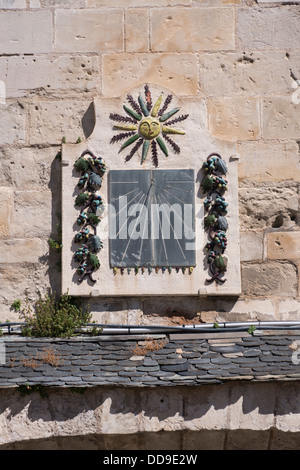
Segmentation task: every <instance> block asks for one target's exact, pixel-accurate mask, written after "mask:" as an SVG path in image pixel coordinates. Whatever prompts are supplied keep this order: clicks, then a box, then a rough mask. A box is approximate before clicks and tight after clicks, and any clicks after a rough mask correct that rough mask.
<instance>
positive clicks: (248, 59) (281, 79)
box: [199, 51, 300, 97]
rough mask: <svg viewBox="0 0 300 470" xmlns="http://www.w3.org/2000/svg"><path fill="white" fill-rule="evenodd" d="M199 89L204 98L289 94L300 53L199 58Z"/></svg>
mask: <svg viewBox="0 0 300 470" xmlns="http://www.w3.org/2000/svg"><path fill="white" fill-rule="evenodd" d="M199 59H200V87H201V91H202V92H203V93H204V94H205V95H207V96H212V97H214V96H232V95H235V94H237V93H241V94H250V95H252V94H253V95H261V94H270V93H287V92H292V88H291V86H292V84H293V80H292V78H291V70H292V71H293V73H294V74H295V76H297V75H298V74H299V72H300V70H299V64H300V54H299V52H296V51H295V52H291V53H289V54H286V53H285V52H270V51H267V52H250V53H241V52H239V53H237V52H233V53H232V52H228V53H226V54H223V53H215V54H202V55H201V56H200V58H199Z"/></svg>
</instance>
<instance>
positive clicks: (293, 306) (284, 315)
mask: <svg viewBox="0 0 300 470" xmlns="http://www.w3.org/2000/svg"><path fill="white" fill-rule="evenodd" d="M278 311H279V318H280V320H282V321H294V320H295V321H299V312H300V302H299V300H294V299H289V300H280V302H279V306H278Z"/></svg>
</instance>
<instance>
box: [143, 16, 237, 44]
mask: <svg viewBox="0 0 300 470" xmlns="http://www.w3.org/2000/svg"><path fill="white" fill-rule="evenodd" d="M234 24H235V20H234V10H233V8H229V7H228V8H222V7H220V8H214V9H210V8H190V9H187V8H176V9H170V8H162V9H153V10H152V11H151V31H152V36H151V49H152V50H153V51H154V52H158V51H160V52H189V51H201V50H212V51H218V50H230V49H233V48H234V42H235V40H234V30H235V26H234Z"/></svg>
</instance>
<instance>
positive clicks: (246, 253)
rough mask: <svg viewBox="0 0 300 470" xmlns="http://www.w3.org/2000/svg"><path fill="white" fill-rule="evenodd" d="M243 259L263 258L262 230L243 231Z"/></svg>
mask: <svg viewBox="0 0 300 470" xmlns="http://www.w3.org/2000/svg"><path fill="white" fill-rule="evenodd" d="M240 237H241V261H253V260H262V258H263V234H262V233H260V232H241V234H240Z"/></svg>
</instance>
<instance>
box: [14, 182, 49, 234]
mask: <svg viewBox="0 0 300 470" xmlns="http://www.w3.org/2000/svg"><path fill="white" fill-rule="evenodd" d="M51 202H52V198H51V192H50V191H45V190H44V191H16V193H15V213H14V224H13V225H12V229H11V230H12V235H13V236H15V237H17V238H18V237H25V236H27V237H30V236H31V237H37V236H41V237H42V236H45V237H47V235H49V234H50V233H51V228H52V225H51V223H52V207H51Z"/></svg>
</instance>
